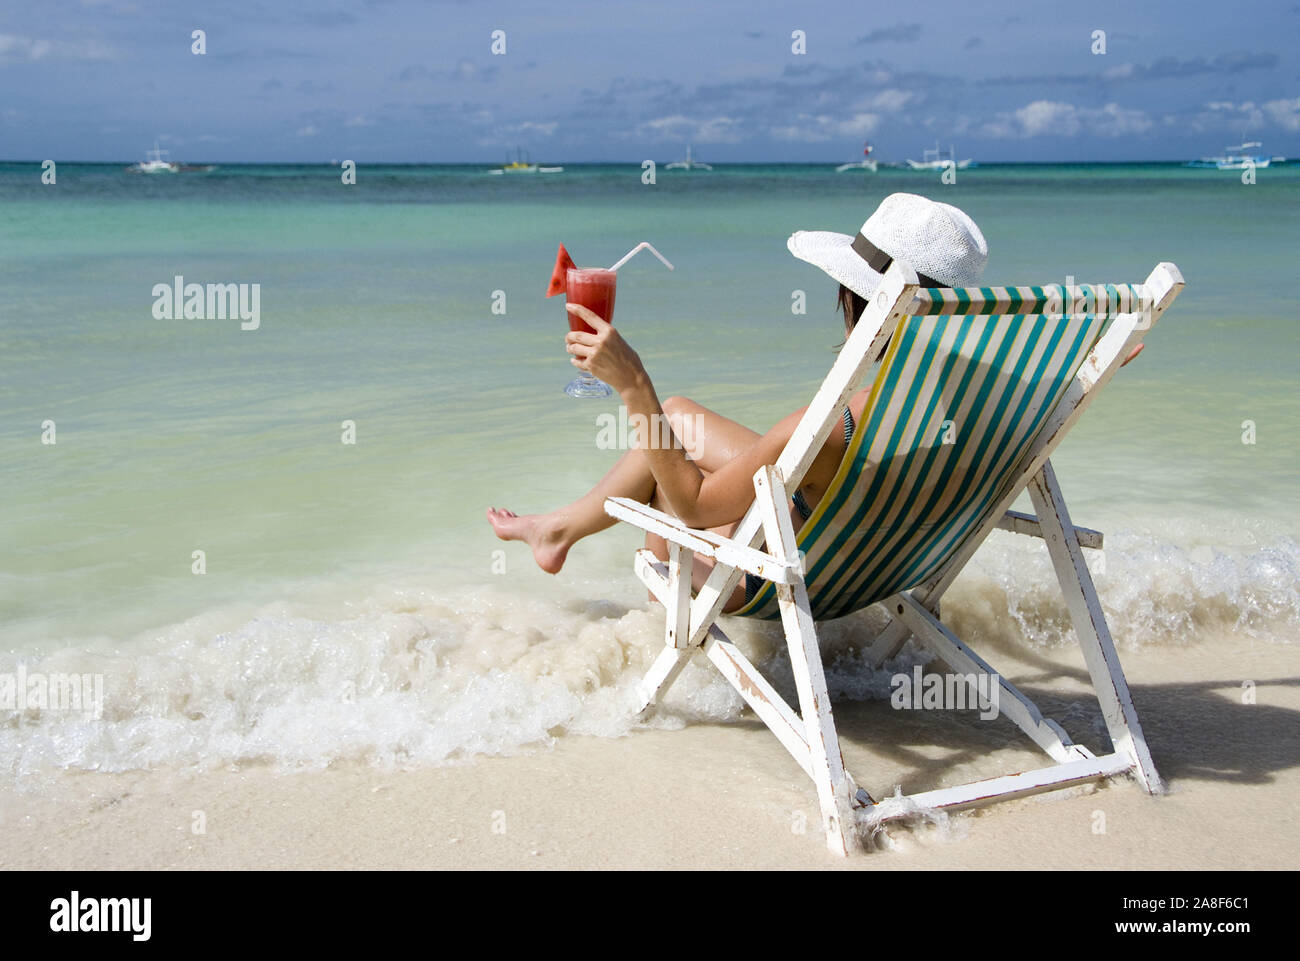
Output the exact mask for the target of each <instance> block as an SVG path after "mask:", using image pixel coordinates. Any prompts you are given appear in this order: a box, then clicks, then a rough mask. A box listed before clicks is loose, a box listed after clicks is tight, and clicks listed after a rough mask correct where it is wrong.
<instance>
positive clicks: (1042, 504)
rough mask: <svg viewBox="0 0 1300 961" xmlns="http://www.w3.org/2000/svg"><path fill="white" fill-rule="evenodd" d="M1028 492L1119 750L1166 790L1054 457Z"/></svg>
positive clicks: (1145, 779) (1158, 789) (1146, 781)
mask: <svg viewBox="0 0 1300 961" xmlns="http://www.w3.org/2000/svg"><path fill="white" fill-rule="evenodd" d="M1029 496H1030V498H1031V500H1032V501H1033V504H1034V511H1035V512H1036V513H1037V515H1038V522H1039V524H1041V525H1042V530H1043V534H1044V538H1043V539H1044V540H1045V541H1046V542H1047V550H1048V553H1049V554H1050V555H1051V558H1052V566H1053V567H1054V568H1055V569H1056V577H1057V580H1058V581H1060V584H1061V591H1062V592H1063V593H1064V594H1065V602H1066V605H1067V606H1068V607H1069V610H1070V619H1071V620H1072V621H1073V623H1074V632H1075V634H1076V635H1078V638H1079V646H1080V647H1081V648H1082V649H1083V659H1084V662H1085V663H1086V664H1087V666H1088V673H1089V674H1090V675H1091V677H1092V684H1093V687H1094V688H1095V689H1096V692H1097V699H1098V700H1099V701H1100V702H1101V710H1102V715H1103V716H1104V717H1105V719H1106V729H1107V730H1108V731H1109V732H1110V739H1111V742H1112V743H1113V744H1114V746H1115V750H1116V751H1118V752H1120V753H1121V754H1123V755H1125V756H1127V757H1129V758H1130V759H1132V761H1133V773H1134V774H1135V775H1136V776H1137V778H1138V780H1139V781H1140V782H1141V783H1142V786H1143V788H1145V789H1146V791H1147V792H1148V793H1150V794H1159V793H1162V792H1163V791H1164V785H1163V784H1162V783H1161V781H1160V775H1159V774H1157V773H1156V767H1155V764H1154V762H1152V760H1151V752H1150V751H1149V750H1148V748H1147V743H1146V738H1145V737H1143V735H1142V725H1141V724H1139V723H1138V716H1137V711H1136V709H1134V707H1133V698H1132V696H1131V695H1130V694H1129V689H1128V681H1127V680H1125V678H1124V669H1123V667H1121V666H1120V663H1119V654H1118V653H1117V652H1116V650H1115V642H1114V641H1113V640H1112V639H1111V636H1110V628H1109V626H1108V625H1107V624H1106V615H1105V613H1104V612H1103V611H1102V608H1101V601H1100V600H1098V598H1097V590H1096V588H1095V587H1094V586H1093V583H1092V575H1091V574H1090V573H1089V572H1088V565H1087V563H1086V562H1085V561H1084V558H1083V551H1082V550H1080V548H1079V540H1078V537H1077V536H1076V535H1075V533H1074V525H1073V524H1072V523H1071V522H1070V512H1069V510H1068V509H1067V508H1066V506H1065V498H1064V497H1063V496H1062V495H1061V488H1060V485H1059V484H1058V483H1057V481H1056V473H1055V472H1054V471H1053V470H1052V463H1051V461H1050V460H1049V461H1047V462H1045V463H1044V464H1043V467H1042V469H1041V470H1040V471H1039V472H1038V473H1037V474H1035V475H1034V478H1033V480H1032V481H1031V482H1030V484H1029Z"/></svg>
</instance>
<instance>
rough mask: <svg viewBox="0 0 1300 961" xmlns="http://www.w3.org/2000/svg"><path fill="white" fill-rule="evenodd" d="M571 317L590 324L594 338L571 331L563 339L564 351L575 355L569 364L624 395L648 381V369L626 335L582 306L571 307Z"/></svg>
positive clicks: (583, 331) (580, 331)
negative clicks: (642, 363) (625, 392)
mask: <svg viewBox="0 0 1300 961" xmlns="http://www.w3.org/2000/svg"><path fill="white" fill-rule="evenodd" d="M568 309H569V313H571V314H572V315H573V316H574V317H576V318H577V319H578V320H581V321H583V322H585V323H586V324H587V326H589V327H590V328H591V329H592V330H594V331H595V333H594V334H589V333H587V332H586V331H585V330H571V331H569V333H568V335H567V336H566V337H565V338H564V343H565V349H566V350H567V351H568V352H569V353H570V354H572V355H573V356H572V357H571V358H570V361H569V362H570V363H572V364H573V366H575V367H578V368H580V369H582V370H585V371H587V372H588V373H589V374H591V375H592V376H593V377H597V378H599V379H600V380H603V381H604V382H605V383H607V384H609V386H610V387H613V388H614V389H615V390H616V391H618V392H619V393H620V394H622V393H623V392H624V391H627V390H630V389H632V388H634V387H636V386H638V385H640V384H642V383H643V382H644V381H645V379H646V372H645V367H643V366H642V365H641V358H640V357H639V356H637V352H636V351H635V350H633V349H632V346H631V345H630V344H629V343H628V342H627V341H626V340H624V339H623V335H622V334H620V333H619V332H618V331H617V330H615V329H614V325H613V324H610V323H607V322H606V321H605V319H604V318H603V317H601V316H599V315H598V314H597V313H596V312H595V311H593V310H589V309H588V308H586V307H583V306H582V305H581V304H569V305H568Z"/></svg>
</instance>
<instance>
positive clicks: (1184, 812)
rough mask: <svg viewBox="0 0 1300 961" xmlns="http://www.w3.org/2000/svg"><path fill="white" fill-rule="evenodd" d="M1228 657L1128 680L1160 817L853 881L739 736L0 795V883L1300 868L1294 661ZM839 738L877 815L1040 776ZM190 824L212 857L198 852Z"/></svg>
mask: <svg viewBox="0 0 1300 961" xmlns="http://www.w3.org/2000/svg"><path fill="white" fill-rule="evenodd" d="M1219 651H1220V654H1215V653H1213V652H1212V651H1211V650H1210V649H1209V648H1207V647H1203V646H1198V647H1189V648H1187V649H1182V650H1180V649H1176V648H1170V647H1167V646H1164V647H1160V648H1152V649H1149V650H1145V651H1138V652H1132V651H1130V652H1127V653H1126V654H1125V655H1124V657H1123V659H1124V662H1125V667H1126V669H1127V671H1128V674H1129V679H1130V683H1131V684H1132V686H1133V689H1134V696H1135V700H1136V702H1137V706H1138V710H1139V712H1140V715H1141V717H1142V720H1143V723H1144V725H1145V728H1146V733H1147V738H1148V741H1149V743H1150V745H1151V751H1152V754H1153V755H1154V757H1155V761H1156V764H1157V766H1158V767H1159V768H1160V770H1161V773H1162V775H1163V776H1164V777H1165V778H1166V779H1167V781H1168V782H1169V786H1170V793H1169V794H1168V795H1166V796H1164V797H1159V798H1151V797H1148V796H1147V795H1145V794H1144V793H1143V792H1142V791H1141V790H1140V789H1139V788H1138V787H1137V786H1136V784H1135V783H1134V782H1132V781H1128V780H1120V781H1115V782H1111V783H1109V784H1107V785H1104V786H1100V787H1096V788H1094V787H1091V786H1089V787H1083V788H1075V789H1071V790H1070V791H1066V792H1056V793H1052V794H1045V795H1040V796H1037V797H1033V798H1025V799H1019V800H1014V801H1009V802H1002V803H999V804H995V805H991V806H988V807H985V808H981V809H978V810H975V811H968V812H964V813H960V814H954V815H952V816H951V817H950V818H948V819H947V821H946V823H940V824H938V825H934V824H928V825H927V824H917V825H909V826H902V825H895V826H893V827H891V828H890V829H889V835H890V838H891V839H892V844H890V845H888V846H886V847H885V848H883V849H882V848H880V847H877V848H876V849H875V850H874V851H871V852H869V853H864V854H863V855H861V856H858V857H854V858H850V859H849V860H848V861H847V862H841V861H836V860H835V859H832V858H831V857H830V856H829V855H827V854H826V853H825V851H824V848H823V844H822V840H821V838H820V836H819V834H820V829H819V827H818V825H817V818H816V816H815V800H814V795H813V791H812V787H811V784H809V783H807V782H806V781H805V779H804V777H803V775H802V774H801V773H800V772H799V770H798V769H797V768H796V766H795V764H794V762H793V761H792V760H791V759H790V758H789V757H788V756H787V755H786V754H785V752H784V750H783V749H782V748H781V747H780V746H779V744H778V743H777V742H776V740H775V739H774V738H772V737H771V736H770V735H769V734H768V733H767V732H766V731H765V729H763V728H762V726H761V725H759V724H758V723H757V722H756V721H754V720H753V719H752V717H751V716H750V715H748V714H746V715H745V717H744V718H742V720H741V721H739V722H736V723H731V724H691V725H688V726H687V727H686V728H685V729H683V730H678V731H653V730H651V731H638V732H636V733H634V734H632V735H631V736H628V737H624V738H589V737H564V738H561V739H560V740H559V741H557V742H556V744H555V746H554V747H553V748H549V749H541V750H539V751H537V752H536V753H534V754H531V755H528V756H519V757H510V758H479V759H476V760H474V761H472V762H469V763H465V764H462V765H457V766H451V767H442V768H426V769H423V770H412V771H381V770H377V769H375V768H372V767H367V766H364V765H359V764H348V765H337V766H335V767H332V768H330V769H327V770H323V771H314V772H307V773H296V774H284V773H276V772H275V771H273V770H271V769H269V768H265V767H248V766H246V767H245V768H243V769H242V770H220V771H213V772H205V773H198V772H186V771H171V770H157V771H150V772H142V773H136V774H114V775H103V774H93V773H76V774H66V775H60V776H58V777H55V778H52V779H49V780H47V781H46V782H44V783H42V784H39V785H36V784H30V783H29V784H26V785H19V786H17V787H14V786H9V787H6V788H5V789H4V791H3V793H0V815H2V816H3V824H2V827H3V830H4V833H5V842H6V843H5V844H4V846H3V850H0V867H4V868H66V869H79V868H332V867H337V868H478V867H505V868H701V867H703V868H733V867H787V868H789V867H800V868H853V869H870V870H882V869H893V868H927V869H928V868H937V869H945V868H975V867H979V868H1003V867H1007V868H1063V867H1071V868H1079V867H1082V868H1093V867H1097V868H1102V867H1128V868H1229V869H1241V868H1294V866H1295V865H1296V863H1297V861H1298V860H1300V828H1298V827H1297V819H1296V816H1295V800H1294V799H1295V797H1296V795H1297V791H1300V652H1297V650H1296V648H1295V647H1293V646H1290V645H1277V644H1254V645H1252V644H1249V642H1245V644H1244V646H1241V647H1239V649H1237V650H1236V651H1235V652H1234V653H1233V654H1232V655H1231V657H1228V658H1224V657H1222V655H1221V651H1222V648H1219ZM1021 653H1022V654H1024V652H1021ZM1008 654H1009V652H1006V651H998V652H992V653H990V657H991V659H993V660H994V662H995V664H998V662H1005V663H1004V664H1000V665H999V666H1002V667H1003V670H1005V671H1006V672H1007V674H1008V675H1009V676H1011V677H1013V678H1014V679H1016V680H1017V682H1018V683H1021V682H1023V683H1021V686H1022V688H1023V689H1024V690H1026V692H1027V693H1029V694H1030V695H1031V696H1033V697H1036V698H1038V699H1039V703H1040V706H1042V707H1043V709H1044V711H1045V713H1047V714H1048V715H1049V716H1054V717H1056V718H1057V719H1058V720H1060V721H1061V722H1062V723H1063V724H1064V725H1065V727H1066V729H1067V730H1068V731H1069V732H1070V733H1071V734H1072V736H1073V737H1074V738H1075V740H1077V741H1079V742H1081V743H1084V744H1087V745H1088V746H1090V747H1092V748H1093V749H1094V750H1101V749H1102V748H1103V747H1104V742H1103V741H1102V740H1101V739H1100V738H1098V737H1097V735H1096V734H1095V731H1094V727H1095V725H1096V723H1097V722H1099V720H1100V714H1099V712H1098V710H1097V708H1096V706H1095V702H1089V701H1088V700H1087V699H1086V698H1085V697H1084V696H1083V695H1082V693H1081V692H1082V690H1083V689H1082V686H1081V680H1082V677H1083V675H1082V662H1081V658H1080V657H1079V656H1078V654H1077V652H1071V651H1069V650H1068V649H1062V650H1061V651H1059V652H1054V653H1053V654H1052V655H1051V656H1044V655H1041V654H1033V655H1026V657H1025V658H1022V659H1017V660H1014V661H1013V660H1008ZM1013 665H1014V667H1013ZM1244 679H1249V680H1253V681H1254V682H1255V685H1256V700H1257V703H1255V704H1253V705H1252V704H1243V703H1242V695H1241V690H1242V689H1241V682H1242V681H1243V680H1244ZM836 716H837V720H838V723H839V726H840V731H841V735H842V740H843V749H844V754H845V759H846V762H847V764H848V766H849V769H850V770H851V771H853V772H854V775H855V777H856V778H857V779H858V781H859V783H860V784H862V785H863V786H865V787H866V788H867V789H868V790H870V791H871V792H872V793H873V794H874V795H875V796H876V797H880V796H882V795H883V794H885V793H888V792H890V791H891V790H892V788H893V786H894V785H896V784H898V783H899V782H900V781H901V782H902V783H903V785H904V787H905V789H906V790H908V791H916V790H925V789H928V788H932V787H936V786H940V785H942V784H945V783H955V782H956V781H957V780H958V779H973V778H976V777H987V776H992V775H996V774H1002V773H1010V772H1012V771H1015V770H1020V769H1023V768H1025V767H1028V766H1038V765H1040V764H1042V763H1044V762H1045V756H1043V755H1040V754H1037V753H1036V749H1034V750H1033V751H1031V750H1029V749H1027V748H1026V746H1025V745H1026V744H1027V743H1028V742H1027V741H1025V739H1024V738H1023V737H1021V736H1020V735H1019V732H1018V731H1016V730H1015V729H1014V728H1013V726H1012V725H1011V724H1010V722H1008V721H1005V720H999V721H994V722H990V723H984V724H981V723H978V722H975V721H974V720H973V719H972V717H971V716H970V715H965V716H940V715H937V714H933V713H929V712H896V711H894V710H892V709H891V708H890V707H889V705H888V704H887V703H885V702H881V701H872V702H861V703H859V702H843V703H841V704H839V705H837V710H836ZM989 752H992V753H989ZM196 811H202V812H203V816H204V818H205V820H206V831H205V833H203V834H196V833H194V832H193V830H192V825H193V823H194V818H195V814H194V812H196ZM1101 815H1104V821H1105V824H1104V826H1105V831H1104V833H1097V832H1096V830H1095V828H1096V827H1097V826H1098V824H1099V823H1100V822H1099V817H1100V816H1101ZM805 820H806V823H807V831H806V833H802V834H800V833H798V828H799V826H800V825H801V823H803V822H805Z"/></svg>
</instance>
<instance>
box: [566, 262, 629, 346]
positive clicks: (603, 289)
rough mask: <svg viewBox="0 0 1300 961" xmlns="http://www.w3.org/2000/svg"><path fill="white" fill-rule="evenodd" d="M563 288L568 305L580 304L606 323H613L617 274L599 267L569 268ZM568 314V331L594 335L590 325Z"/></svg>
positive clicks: (570, 312)
mask: <svg viewBox="0 0 1300 961" xmlns="http://www.w3.org/2000/svg"><path fill="white" fill-rule="evenodd" d="M565 287H566V296H567V298H568V301H569V303H571V304H581V305H582V306H583V307H586V308H587V309H588V310H590V311H591V312H592V313H594V314H595V315H596V316H597V317H600V318H601V319H602V320H604V321H606V322H607V323H611V324H612V323H613V322H614V295H615V294H616V293H617V292H618V289H617V288H618V274H616V273H614V271H612V270H605V269H603V268H601V267H570V268H569V271H568V273H567V275H566V276H565ZM568 314H569V329H570V330H584V331H586V332H587V333H589V334H594V333H595V331H594V330H592V328H591V325H590V324H588V323H586V322H585V321H583V320H581V319H579V318H578V317H577V316H576V315H574V313H573V312H572V311H569V312H568Z"/></svg>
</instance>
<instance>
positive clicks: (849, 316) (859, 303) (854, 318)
mask: <svg viewBox="0 0 1300 961" xmlns="http://www.w3.org/2000/svg"><path fill="white" fill-rule="evenodd" d="M839 307H840V312H841V313H842V314H844V327H845V329H846V330H848V331H849V332H850V333H852V331H853V326H854V325H855V324H856V323H857V322H858V318H859V317H861V316H862V312H863V311H864V310H866V309H867V299H866V298H865V297H863V296H862V295H861V294H860V293H858V292H857V291H856V290H850V289H849V288H848V287H845V286H844V285H843V284H840V299H839Z"/></svg>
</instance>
